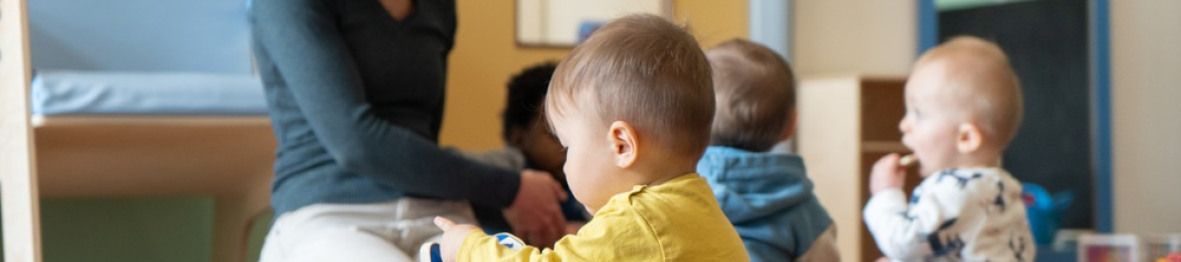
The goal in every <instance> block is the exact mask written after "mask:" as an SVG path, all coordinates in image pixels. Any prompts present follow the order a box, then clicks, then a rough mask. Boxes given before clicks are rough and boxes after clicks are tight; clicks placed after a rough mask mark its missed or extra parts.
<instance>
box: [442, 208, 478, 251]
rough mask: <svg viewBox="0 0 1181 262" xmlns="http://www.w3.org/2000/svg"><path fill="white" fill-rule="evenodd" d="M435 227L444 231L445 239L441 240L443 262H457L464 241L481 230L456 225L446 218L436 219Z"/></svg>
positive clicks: (474, 227)
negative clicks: (472, 233) (456, 257)
mask: <svg viewBox="0 0 1181 262" xmlns="http://www.w3.org/2000/svg"><path fill="white" fill-rule="evenodd" d="M435 226H438V227H439V228H440V229H443V239H440V240H439V254H440V255H442V256H443V257H442V258H443V261H455V255H456V254H458V253H459V247H460V246H463V240H464V239H465V238H467V235H468V234H471V232H472V231H475V230H480V229H479V228H477V227H476V226H473V225H468V224H459V225H456V224H455V222H452V221H451V220H450V219H447V218H444V217H435Z"/></svg>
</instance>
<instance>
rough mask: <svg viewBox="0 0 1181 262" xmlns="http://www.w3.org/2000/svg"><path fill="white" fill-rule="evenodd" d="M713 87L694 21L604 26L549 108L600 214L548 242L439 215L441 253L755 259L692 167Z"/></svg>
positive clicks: (575, 186) (627, 20)
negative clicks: (538, 243) (491, 232)
mask: <svg viewBox="0 0 1181 262" xmlns="http://www.w3.org/2000/svg"><path fill="white" fill-rule="evenodd" d="M712 85H713V84H712V80H711V77H710V65H709V62H708V61H707V60H706V58H705V55H704V54H703V53H702V51H701V47H699V46H698V45H697V41H696V40H695V39H694V38H693V36H692V35H690V34H689V33H688V32H687V31H686V30H685V29H684V28H682V27H680V26H677V25H675V24H673V23H671V22H669V21H667V20H665V19H664V18H660V17H657V16H652V15H632V16H627V17H623V18H620V19H617V20H615V21H612V22H611V23H608V24H606V25H604V26H603V27H602V28H600V29H598V31H596V32H595V33H594V34H593V35H591V37H590V38H589V39H587V40H586V42H584V43H583V44H581V45H579V46H578V47H577V48H575V49H574V50H573V51H572V52H571V53H570V55H569V56H568V57H567V58H566V59H565V60H564V61H563V62H562V63H561V64H560V65H558V68H557V70H556V71H555V73H554V77H553V79H552V80H551V82H550V90H549V93H548V94H547V96H546V101H545V108H544V110H545V112H546V118H547V120H548V121H549V122H550V123H551V126H552V127H553V129H554V130H553V131H554V134H556V135H557V137H558V140H559V141H561V143H562V145H563V147H565V148H566V150H567V151H566V164H565V167H564V169H565V171H566V178H567V181H569V183H570V188H571V190H572V191H573V192H574V196H575V197H577V198H578V199H579V200H581V201H582V202H583V204H585V206H586V207H587V209H588V211H590V213H592V214H594V217H593V218H592V219H591V221H590V222H588V223H587V224H586V225H585V226H583V227H582V228H581V229H580V230H579V231H578V232H577V233H576V234H574V235H568V236H566V237H564V238H562V239H561V240H558V242H557V243H555V244H554V247H553V248H544V249H542V248H538V247H532V246H524V245H519V241H511V240H510V241H509V242H517V243H518V244H517V245H513V247H508V246H505V245H501V244H498V242H503V241H504V240H503V239H498V238H495V237H492V236H487V235H484V234H483V233H482V232H481V231H480V230H478V229H477V228H476V227H474V226H471V225H456V224H454V223H452V222H451V221H449V220H447V219H444V218H436V220H435V223H436V224H437V225H439V227H440V228H442V229H443V230H444V231H445V233H444V235H443V238H442V241H441V242H440V246H441V247H440V251H439V253H440V254H441V256H442V257H443V260H445V261H456V260H457V261H748V260H749V258H748V257H747V254H746V251H745V250H744V248H743V246H742V240H740V239H739V237H738V233H737V232H735V230H734V228H733V227H732V226H731V225H730V222H729V221H728V220H727V219H726V216H725V215H724V214H723V213H722V211H721V208H720V207H719V206H718V203H717V201H716V200H715V199H714V196H713V192H712V191H711V190H710V188H709V185H708V184H707V183H706V182H705V181H704V180H703V179H702V178H701V177H700V176H698V175H697V174H696V173H694V170H695V168H696V165H697V160H698V159H700V158H701V155H702V153H703V152H704V151H705V147H706V146H707V145H708V144H709V132H710V124H711V122H712V120H713V114H714V92H713V88H712ZM526 237H527V236H526ZM502 238H503V237H502ZM510 238H511V237H510Z"/></svg>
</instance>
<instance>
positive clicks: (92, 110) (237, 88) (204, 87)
mask: <svg viewBox="0 0 1181 262" xmlns="http://www.w3.org/2000/svg"><path fill="white" fill-rule="evenodd" d="M30 96H31V97H32V101H31V102H32V103H31V105H32V111H33V114H34V115H96V114H97V115H111V114H116V115H265V114H266V112H267V105H266V98H265V97H264V96H263V88H262V82H261V81H260V80H259V79H258V78H257V77H255V76H252V75H248V74H215V73H168V72H90V71H37V72H36V75H35V76H34V77H33V85H32V90H31V91H30Z"/></svg>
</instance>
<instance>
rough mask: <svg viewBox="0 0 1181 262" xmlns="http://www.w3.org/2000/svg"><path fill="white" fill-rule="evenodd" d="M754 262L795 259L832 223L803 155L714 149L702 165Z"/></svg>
mask: <svg viewBox="0 0 1181 262" xmlns="http://www.w3.org/2000/svg"><path fill="white" fill-rule="evenodd" d="M697 172H698V173H700V174H701V176H703V177H705V179H706V181H708V182H709V184H710V187H711V188H712V189H713V191H714V196H715V197H717V199H718V204H721V206H722V211H723V212H724V213H725V214H726V217H728V218H729V219H730V223H732V224H734V228H735V229H737V230H738V235H740V236H741V237H742V241H743V243H744V244H745V245H746V250H747V252H748V253H749V254H750V258H751V261H791V260H795V259H796V258H797V257H799V256H801V255H803V254H804V253H805V252H807V251H808V250H809V249H810V248H811V247H812V243H813V241H814V240H815V239H816V238H818V237H819V236H820V235H821V233H824V232H825V231H826V230H828V229H829V227H830V226H831V225H832V219H831V218H830V217H829V216H828V212H827V211H825V210H824V207H822V206H820V202H819V201H817V199H816V196H815V195H814V194H813V193H812V181H811V180H809V179H808V177H807V175H806V173H805V171H804V161H803V159H801V158H800V157H799V156H796V155H791V154H784V153H772V152H749V151H745V150H741V149H736V148H729V147H719V146H711V147H709V148H707V149H706V151H705V155H704V156H702V158H701V161H699V162H698V163H697Z"/></svg>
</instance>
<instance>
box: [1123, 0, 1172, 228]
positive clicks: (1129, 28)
mask: <svg viewBox="0 0 1181 262" xmlns="http://www.w3.org/2000/svg"><path fill="white" fill-rule="evenodd" d="M1110 4H1111V48H1112V49H1111V62H1112V63H1111V73H1112V81H1111V82H1112V83H1111V85H1112V105H1111V106H1112V129H1113V130H1112V143H1113V145H1112V147H1113V151H1114V152H1113V154H1112V158H1113V161H1114V163H1113V169H1114V170H1113V173H1114V174H1113V180H1114V183H1115V185H1114V194H1115V196H1114V198H1115V199H1114V208H1115V230H1116V231H1117V232H1131V233H1154V232H1181V101H1179V100H1181V29H1178V28H1181V16H1179V15H1178V14H1177V11H1178V10H1181V1H1122V0H1114V1H1111V3H1110Z"/></svg>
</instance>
